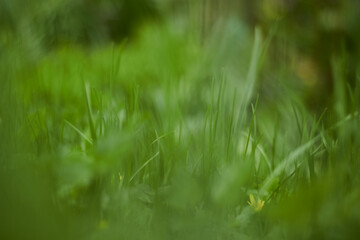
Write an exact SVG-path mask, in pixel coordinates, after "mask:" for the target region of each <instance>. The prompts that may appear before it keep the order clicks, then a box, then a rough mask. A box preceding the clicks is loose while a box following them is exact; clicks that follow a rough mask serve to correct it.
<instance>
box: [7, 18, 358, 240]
mask: <svg viewBox="0 0 360 240" xmlns="http://www.w3.org/2000/svg"><path fill="white" fill-rule="evenodd" d="M219 33H221V34H219ZM271 47H272V46H271V35H270V36H262V34H261V30H260V29H258V28H257V29H255V30H254V31H253V30H252V29H247V28H246V27H245V26H242V25H241V24H240V23H238V22H236V21H235V20H232V21H228V22H227V23H226V24H225V27H224V28H223V29H218V30H217V32H216V31H215V32H214V34H213V35H212V36H211V37H209V39H207V41H206V42H205V43H202V41H201V40H200V39H199V38H198V36H197V34H194V32H193V31H191V29H190V30H189V29H186V28H183V27H181V26H178V25H176V27H174V26H172V25H171V24H168V25H160V26H159V25H150V26H147V27H144V28H143V29H141V31H140V32H139V33H138V35H137V38H136V40H134V41H131V42H126V43H123V44H119V45H115V44H113V45H111V46H107V47H100V48H97V49H84V48H81V47H75V46H68V47H63V48H59V49H56V50H54V51H52V52H50V53H48V54H46V55H45V56H43V57H39V58H36V59H35V60H34V59H32V58H28V57H27V56H28V55H26V53H24V52H23V50H22V49H21V48H19V49H18V48H17V47H16V46H14V48H13V49H10V48H9V49H10V50H9V51H8V52H6V53H5V54H4V56H2V57H1V58H0V60H1V61H2V62H1V67H0V72H1V76H2V79H1V85H2V86H1V90H0V92H1V94H0V107H1V108H0V137H1V141H0V143H1V145H0V164H1V165H0V166H1V170H0V173H1V174H0V187H1V192H2V193H1V200H0V203H1V231H0V236H1V239H72V238H74V239H79V238H80V239H82V238H83V239H290V238H294V239H347V238H348V239H351V238H355V236H357V235H359V234H360V232H359V230H358V228H357V226H358V225H359V223H360V208H359V204H358V203H359V200H360V191H359V188H358V186H359V176H360V175H359V169H360V168H359V160H360V159H359V156H358V154H359V147H360V134H359V131H360V129H359V126H360V125H359V123H360V122H359V114H358V110H359V109H358V106H359V105H358V104H359V100H360V99H359V89H358V84H359V81H360V80H359V78H358V79H356V81H355V82H356V84H357V85H356V87H355V88H351V87H348V85H347V79H346V74H345V69H346V62H345V60H344V58H345V56H340V57H337V58H336V57H334V59H333V61H332V63H333V70H334V77H335V78H334V79H335V81H336V82H335V86H336V88H335V92H334V95H333V96H331V100H332V101H331V102H330V103H329V104H328V105H327V106H324V108H323V109H322V111H321V112H312V111H311V110H309V108H308V107H307V106H306V104H305V101H304V99H303V98H302V92H301V90H299V89H298V88H296V84H294V82H296V81H297V79H296V77H295V76H292V75H291V69H290V67H289V68H287V67H286V66H285V67H284V66H281V67H280V66H279V67H274V66H273V64H272V55H271V54H269V53H268V50H269V49H270V48H271ZM284 71H285V74H284ZM267 79H270V82H269V81H267ZM294 85H295V86H294ZM319 91H321V89H319ZM250 194H252V195H253V196H254V197H255V199H256V200H258V199H259V200H261V201H264V206H263V207H262V209H261V210H260V211H256V209H254V208H253V207H252V206H250V205H249V203H248V201H249V196H250Z"/></svg>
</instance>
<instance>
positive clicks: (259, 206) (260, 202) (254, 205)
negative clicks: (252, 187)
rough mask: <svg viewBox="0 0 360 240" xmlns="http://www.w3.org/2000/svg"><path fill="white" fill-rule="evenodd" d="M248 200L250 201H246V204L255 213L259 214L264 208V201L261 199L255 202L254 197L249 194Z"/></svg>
mask: <svg viewBox="0 0 360 240" xmlns="http://www.w3.org/2000/svg"><path fill="white" fill-rule="evenodd" d="M249 199H250V201H248V204H249V205H250V206H251V207H252V208H253V209H254V210H255V211H256V212H260V211H261V209H262V208H263V206H264V203H265V202H264V201H263V200H261V199H258V200H257V201H256V200H255V197H254V195H252V194H250V195H249Z"/></svg>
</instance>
